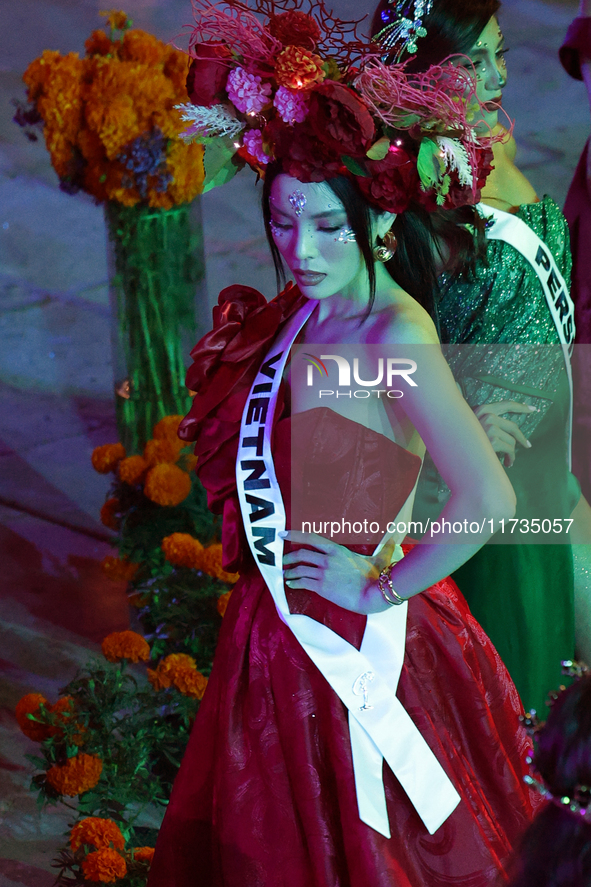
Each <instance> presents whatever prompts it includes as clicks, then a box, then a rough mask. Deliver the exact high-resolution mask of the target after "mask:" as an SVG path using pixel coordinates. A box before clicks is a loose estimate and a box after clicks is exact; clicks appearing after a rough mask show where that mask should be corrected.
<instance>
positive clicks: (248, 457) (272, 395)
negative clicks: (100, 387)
mask: <svg viewBox="0 0 591 887" xmlns="http://www.w3.org/2000/svg"><path fill="white" fill-rule="evenodd" d="M316 304H317V303H316V302H315V301H310V302H309V303H308V304H306V305H305V306H304V307H303V308H301V309H300V310H299V311H298V313H297V314H296V315H295V316H294V317H293V318H292V320H291V321H290V322H289V323H288V324H287V326H286V328H285V329H284V330H283V332H282V333H281V335H280V336H279V337H278V338H277V340H276V341H275V343H274V344H273V346H272V348H271V350H270V352H269V354H268V356H267V357H266V359H265V361H264V362H263V364H262V366H261V368H260V369H259V372H258V374H257V377H256V378H255V380H254V383H253V385H252V388H251V391H250V395H249V397H248V400H247V402H246V406H245V408H244V413H243V415H242V424H241V428H240V441H239V446H238V457H237V460H236V481H237V486H238V496H239V500H240V508H241V511H242V518H243V522H244V528H245V532H246V536H247V538H248V543H249V546H250V549H251V551H252V554H253V557H254V559H255V561H256V563H257V566H258V567H259V570H260V571H261V574H262V576H263V579H264V580H265V583H266V585H267V587H268V589H269V591H270V592H271V595H272V596H273V600H274V601H275V606H276V607H277V611H278V613H279V616H280V618H281V620H282V621H283V622H284V623H285V625H287V626H288V627H289V628H290V630H291V631H292V632H293V634H294V635H295V637H296V638H297V640H298V641H299V643H300V644H301V645H302V647H303V648H304V650H305V651H306V653H307V654H308V656H309V657H310V659H311V660H312V662H314V664H315V665H316V666H317V668H318V669H319V670H320V672H321V673H322V674H323V676H324V677H325V678H326V680H327V681H328V683H329V684H330V685H331V687H332V688H333V690H334V691H335V693H337V695H338V696H339V698H340V699H341V700H342V702H343V703H344V704H345V706H346V707H347V709H348V712H349V730H350V735H351V751H352V756H353V770H354V775H355V787H356V792H357V804H358V808H359V816H360V818H361V820H362V821H363V822H365V823H367V825H369V826H371V827H372V828H374V829H375V830H376V831H378V832H380V833H381V834H383V835H384V836H385V837H387V838H389V837H390V826H389V822H388V812H387V808H386V796H385V791H384V784H383V778H382V768H383V760H384V759H385V760H386V761H387V762H388V764H389V766H390V768H391V769H392V771H393V773H394V774H395V776H396V777H397V779H398V781H399V782H400V784H401V785H402V787H403V789H404V791H405V792H406V794H407V795H408V797H409V799H410V801H411V803H412V804H413V806H414V807H415V809H416V811H417V813H418V814H419V816H420V817H421V819H422V820H423V822H424V824H425V826H426V828H427V830H428V831H429V832H430V834H433V833H434V832H436V831H437V829H438V828H439V827H440V826H441V825H442V823H444V822H445V820H446V819H447V818H448V816H449V815H450V814H451V813H452V812H453V811H454V810H455V808H456V806H457V805H458V803H459V801H460V796H459V795H458V793H457V792H456V790H455V788H454V787H453V785H452V783H451V781H450V779H449V778H448V776H447V775H446V773H445V771H444V770H443V768H442V766H441V764H440V763H439V761H438V760H437V758H436V757H435V755H434V754H433V752H432V751H431V749H430V748H429V746H428V745H427V743H426V742H425V740H424V739H423V737H422V736H421V734H420V732H419V730H418V729H417V727H416V726H415V724H414V722H413V721H412V720H411V718H410V716H409V715H408V713H407V712H406V711H405V709H404V708H403V706H402V704H401V703H400V701H399V700H398V699H397V697H396V688H397V686H398V680H399V678H400V672H401V670H402V663H403V659H404V645H405V639H406V613H407V609H408V604H403V605H402V606H397V607H391V608H390V609H389V610H386V611H385V612H383V613H377V614H372V615H370V616H368V618H367V626H366V629H365V634H364V636H363V642H362V644H361V649H360V650H357V649H356V648H355V647H354V646H352V645H351V644H349V643H348V642H347V641H345V640H344V639H343V638H341V637H340V635H338V634H336V633H335V632H333V631H331V630H330V629H329V628H327V627H326V626H325V625H322V624H321V623H319V622H316V621H315V620H314V619H311V618H310V617H309V616H304V615H301V614H292V613H290V612H289V607H288V604H287V599H286V596H285V589H284V585H283V566H282V560H283V540H282V539H281V538H280V537H279V536H278V532H279V531H281V530H284V529H285V524H286V519H285V507H284V504H283V499H282V496H281V491H280V489H279V484H278V482H277V478H276V475H275V469H274V465H273V457H272V453H271V429H272V427H273V416H274V413H275V407H276V403H277V393H278V391H279V386H280V383H281V378H282V374H283V370H284V367H285V363H286V361H287V357H288V354H289V349H290V348H291V345H292V344H293V341H294V339H295V337H296V336H297V334H298V332H299V331H300V329H301V328H302V326H303V325H304V324H305V322H306V321H307V319H308V318H309V316H310V314H311V313H312V311H313V310H314V308H315V307H316ZM398 556H399V557H401V556H402V551H401V549H400V548H399V547H398Z"/></svg>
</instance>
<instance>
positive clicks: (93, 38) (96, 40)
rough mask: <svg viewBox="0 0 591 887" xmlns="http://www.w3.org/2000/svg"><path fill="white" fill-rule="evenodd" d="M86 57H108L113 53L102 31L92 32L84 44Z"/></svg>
mask: <svg viewBox="0 0 591 887" xmlns="http://www.w3.org/2000/svg"><path fill="white" fill-rule="evenodd" d="M84 48H85V49H86V52H87V54H88V55H109V53H111V52H113V44H112V43H111V41H110V40H109V38H108V37H107V35H106V34H105V32H104V31H102V30H98V31H93V32H92V34H91V35H90V37H89V38H88V40H87V41H86V42H85V44H84Z"/></svg>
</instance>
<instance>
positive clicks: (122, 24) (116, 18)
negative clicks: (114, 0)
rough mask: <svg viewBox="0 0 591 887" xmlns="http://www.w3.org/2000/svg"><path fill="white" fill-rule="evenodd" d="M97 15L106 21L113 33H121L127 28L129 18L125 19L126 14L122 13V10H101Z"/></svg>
mask: <svg viewBox="0 0 591 887" xmlns="http://www.w3.org/2000/svg"><path fill="white" fill-rule="evenodd" d="M99 15H102V16H103V18H106V19H107V24H108V26H109V27H110V28H112V29H113V31H123V30H124V28H127V27H128V24H129V18H128V17H127V13H126V12H123V10H122V9H119V10H117V9H108V10H105V9H102V10H101V11H100V12H99Z"/></svg>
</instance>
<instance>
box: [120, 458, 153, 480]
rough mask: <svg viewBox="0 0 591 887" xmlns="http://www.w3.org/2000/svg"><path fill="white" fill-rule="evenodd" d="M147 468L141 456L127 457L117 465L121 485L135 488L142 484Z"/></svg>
mask: <svg viewBox="0 0 591 887" xmlns="http://www.w3.org/2000/svg"><path fill="white" fill-rule="evenodd" d="M149 467H150V466H149V464H148V462H146V460H145V459H144V457H143V456H128V457H127V459H122V461H121V462H120V463H119V477H120V478H121V480H122V481H123V483H125V484H129V485H130V486H131V487H135V486H136V484H139V483H141V482H142V480H143V479H144V475H145V474H146V471H147V470H148V468H149Z"/></svg>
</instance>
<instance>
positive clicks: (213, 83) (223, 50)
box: [187, 43, 232, 108]
mask: <svg viewBox="0 0 591 887" xmlns="http://www.w3.org/2000/svg"><path fill="white" fill-rule="evenodd" d="M194 53H195V56H194V58H193V61H192V62H191V64H190V66H189V73H188V74H187V93H188V95H189V98H190V99H191V101H192V102H193V104H194V105H204V106H205V107H207V108H210V107H211V106H212V105H214V104H215V103H216V102H217V101H219V97H220V93H223V91H224V89H225V86H226V81H227V79H228V74H229V73H230V70H231V69H230V66H229V65H228V59H231V58H232V53H231V52H230V50H229V49H228V47H227V46H226V45H225V44H224V43H198V44H197V45H196V46H195V48H194Z"/></svg>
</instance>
